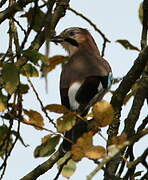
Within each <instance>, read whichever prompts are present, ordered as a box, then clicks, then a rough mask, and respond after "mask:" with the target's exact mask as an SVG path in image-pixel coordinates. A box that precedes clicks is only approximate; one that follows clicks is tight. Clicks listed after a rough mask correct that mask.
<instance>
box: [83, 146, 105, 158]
mask: <svg viewBox="0 0 148 180" xmlns="http://www.w3.org/2000/svg"><path fill="white" fill-rule="evenodd" d="M105 154H106V150H105V148H104V147H103V146H94V147H90V149H88V150H87V151H86V152H85V156H86V157H88V158H90V159H100V158H104V156H105Z"/></svg>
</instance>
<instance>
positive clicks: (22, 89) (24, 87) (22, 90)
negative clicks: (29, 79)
mask: <svg viewBox="0 0 148 180" xmlns="http://www.w3.org/2000/svg"><path fill="white" fill-rule="evenodd" d="M19 88H20V93H21V94H26V93H28V91H29V86H28V85H27V84H20V85H19Z"/></svg>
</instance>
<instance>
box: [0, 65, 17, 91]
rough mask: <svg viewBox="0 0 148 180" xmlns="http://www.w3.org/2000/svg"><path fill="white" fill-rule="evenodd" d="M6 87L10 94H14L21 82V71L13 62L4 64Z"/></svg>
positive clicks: (3, 75)
mask: <svg viewBox="0 0 148 180" xmlns="http://www.w3.org/2000/svg"><path fill="white" fill-rule="evenodd" d="M2 79H3V82H4V87H5V89H6V91H7V92H8V93H9V94H13V93H14V92H15V90H16V89H17V86H18V84H19V71H18V69H17V67H16V66H15V65H14V64H13V63H7V64H4V66H3V69H2Z"/></svg>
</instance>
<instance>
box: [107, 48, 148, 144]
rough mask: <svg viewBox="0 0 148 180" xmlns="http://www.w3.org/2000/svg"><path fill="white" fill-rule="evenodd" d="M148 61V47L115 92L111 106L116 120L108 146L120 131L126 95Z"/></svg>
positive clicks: (111, 128) (110, 128)
mask: <svg viewBox="0 0 148 180" xmlns="http://www.w3.org/2000/svg"><path fill="white" fill-rule="evenodd" d="M147 61H148V46H147V47H145V48H144V49H143V51H142V52H141V53H140V54H139V56H138V58H137V59H136V60H135V63H134V65H133V66H132V68H131V69H130V70H129V72H128V73H127V75H126V76H125V77H124V78H123V80H122V81H121V83H120V85H119V87H118V88H117V89H116V91H115V92H114V94H113V96H112V99H111V104H112V106H113V108H114V112H115V113H114V114H115V115H114V119H113V122H112V124H111V125H110V126H109V129H108V144H109V143H110V141H111V138H112V137H113V136H116V135H117V134H118V129H119V125H120V115H121V110H122V105H123V101H124V98H125V96H126V94H127V93H128V92H129V91H130V89H131V87H132V85H133V84H134V83H135V82H136V80H137V79H138V78H139V77H140V75H141V74H142V71H143V70H144V68H145V66H146V63H147Z"/></svg>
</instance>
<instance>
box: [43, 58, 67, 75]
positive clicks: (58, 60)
mask: <svg viewBox="0 0 148 180" xmlns="http://www.w3.org/2000/svg"><path fill="white" fill-rule="evenodd" d="M68 60H69V58H68V57H67V56H53V57H51V58H49V59H48V63H46V66H44V67H43V73H44V75H46V74H47V73H48V72H50V71H52V70H53V69H55V67H56V66H57V65H59V64H63V63H65V62H66V61H68Z"/></svg>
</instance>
